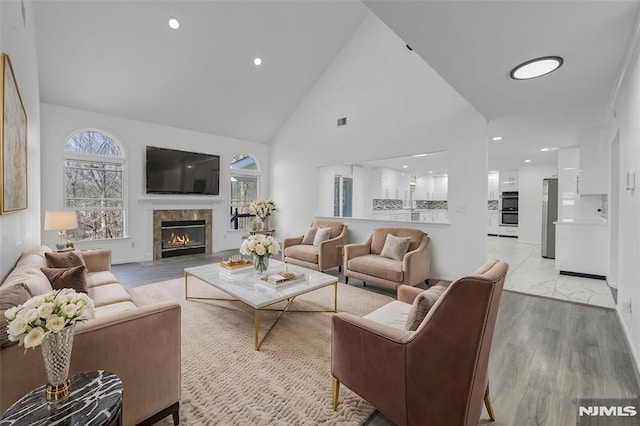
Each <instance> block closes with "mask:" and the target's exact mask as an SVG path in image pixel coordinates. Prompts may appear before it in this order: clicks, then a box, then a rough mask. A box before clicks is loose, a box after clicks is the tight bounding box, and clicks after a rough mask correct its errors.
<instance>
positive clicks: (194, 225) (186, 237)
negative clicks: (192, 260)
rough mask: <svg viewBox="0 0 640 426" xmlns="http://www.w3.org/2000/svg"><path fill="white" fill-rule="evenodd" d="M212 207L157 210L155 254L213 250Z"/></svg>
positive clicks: (154, 229) (154, 235)
mask: <svg viewBox="0 0 640 426" xmlns="http://www.w3.org/2000/svg"><path fill="white" fill-rule="evenodd" d="M212 213H213V212H212V211H211V210H154V211H153V258H154V259H164V258H167V257H174V256H183V255H190V254H202V253H204V254H211V249H212V244H211V243H212V241H213V230H212V228H213V226H212V225H213V220H212V219H213V215H212Z"/></svg>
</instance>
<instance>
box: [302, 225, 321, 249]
mask: <svg viewBox="0 0 640 426" xmlns="http://www.w3.org/2000/svg"><path fill="white" fill-rule="evenodd" d="M317 231H318V228H309V229H307V232H305V233H304V237H302V244H309V245H311V244H313V240H314V238H315V237H316V232H317Z"/></svg>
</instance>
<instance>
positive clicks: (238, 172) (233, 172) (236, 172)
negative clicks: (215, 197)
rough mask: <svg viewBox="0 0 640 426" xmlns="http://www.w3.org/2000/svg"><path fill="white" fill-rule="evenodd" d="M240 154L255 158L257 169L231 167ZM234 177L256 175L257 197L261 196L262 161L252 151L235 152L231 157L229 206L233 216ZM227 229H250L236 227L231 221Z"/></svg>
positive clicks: (243, 230)
mask: <svg viewBox="0 0 640 426" xmlns="http://www.w3.org/2000/svg"><path fill="white" fill-rule="evenodd" d="M240 155H245V156H248V157H251V158H252V159H253V162H254V164H255V165H256V169H255V170H251V169H234V168H232V167H231V164H233V161H234V159H235V158H236V157H238V156H240ZM233 177H255V178H256V199H258V198H260V186H261V180H262V168H261V167H260V163H259V162H258V159H257V158H256V156H255V155H253V154H250V153H238V154H235V155H234V156H233V157H231V162H230V163H229V180H228V181H227V182H228V185H229V186H228V188H229V203H228V207H229V212H230V214H229V217H231V211H232V210H231V209H232V205H231V203H232V202H233V193H232V191H231V182H232V181H231V179H232V178H233ZM227 230H228V231H232V232H247V231H249V229H234V228H232V227H231V221H229V223H228V225H227Z"/></svg>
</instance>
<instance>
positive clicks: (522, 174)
mask: <svg viewBox="0 0 640 426" xmlns="http://www.w3.org/2000/svg"><path fill="white" fill-rule="evenodd" d="M557 175H558V166H557V165H556V164H541V165H530V166H526V167H522V168H520V170H519V173H518V178H519V182H518V188H519V189H518V191H519V193H518V241H519V242H521V243H533V244H540V241H541V238H542V180H543V179H545V178H552V177H557Z"/></svg>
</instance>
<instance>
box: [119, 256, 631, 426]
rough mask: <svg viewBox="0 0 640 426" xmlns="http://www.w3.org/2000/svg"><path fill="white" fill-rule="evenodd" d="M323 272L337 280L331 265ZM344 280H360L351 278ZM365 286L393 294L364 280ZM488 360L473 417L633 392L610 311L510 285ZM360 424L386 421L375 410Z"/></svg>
mask: <svg viewBox="0 0 640 426" xmlns="http://www.w3.org/2000/svg"><path fill="white" fill-rule="evenodd" d="M235 252H236V251H232V252H231V251H230V252H221V253H216V254H214V255H210V256H204V255H198V256H185V257H182V258H173V259H167V260H162V261H158V262H147V263H144V264H125V265H114V266H113V272H114V274H115V275H116V276H117V277H118V278H119V279H120V280H121V282H122V283H123V285H125V287H128V288H130V287H135V286H138V285H144V284H148V283H152V282H157V281H163V280H169V279H173V278H178V277H182V276H183V269H184V268H185V267H189V266H196V265H201V264H206V263H212V262H216V261H219V260H222V259H226V258H228V256H229V255H230V254H233V253H235ZM329 273H331V274H332V275H336V276H337V277H339V278H340V280H341V282H344V279H343V278H344V277H343V276H342V274H339V273H338V271H337V269H334V270H332V271H329ZM349 285H353V286H357V287H362V283H361V282H360V281H358V280H355V279H352V280H350V282H349ZM366 290H369V291H377V292H380V293H384V294H388V295H391V296H393V295H394V294H393V292H389V291H387V290H383V289H379V288H376V287H374V286H371V285H367V287H366ZM489 367H490V370H489V371H490V373H489V374H490V383H491V397H492V400H493V408H494V411H495V415H496V421H495V422H490V421H489V418H488V416H487V414H486V412H483V415H482V417H481V420H480V424H493V425H496V426H501V425H505V426H506V425H524V424H526V425H572V424H576V419H577V414H578V402H577V401H578V399H580V398H602V399H614V398H635V397H637V396H638V394H639V393H640V387H639V380H638V376H637V373H636V371H635V368H634V366H633V361H632V359H631V356H630V353H629V350H628V348H627V345H626V341H625V340H624V336H623V333H622V330H621V328H620V325H619V323H618V319H617V317H616V314H615V311H614V310H612V309H605V308H600V307H595V306H586V305H582V304H577V303H571V302H565V301H560V300H554V299H549V298H544V297H538V296H532V295H526V294H521V293H515V292H510V291H505V292H504V293H503V297H502V302H501V304H500V312H499V315H498V321H497V324H496V331H495V335H494V340H493V347H492V352H491V360H490V366H489ZM425 386H439V384H438V383H433V384H429V383H425ZM329 398H330V397H329V396H327V403H329ZM427 407H428V405H426V404H425V409H427ZM639 408H640V407H639ZM434 409H437V407H434ZM365 424H366V425H371V426H382V425H392V424H393V423H392V422H390V421H389V420H388V419H387V418H386V417H385V416H384V415H382V414H381V413H379V412H375V413H374V414H373V415H372V416H371V417H370V418H369V419H368V420H367V421H366V422H365ZM625 424H627V423H625Z"/></svg>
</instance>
